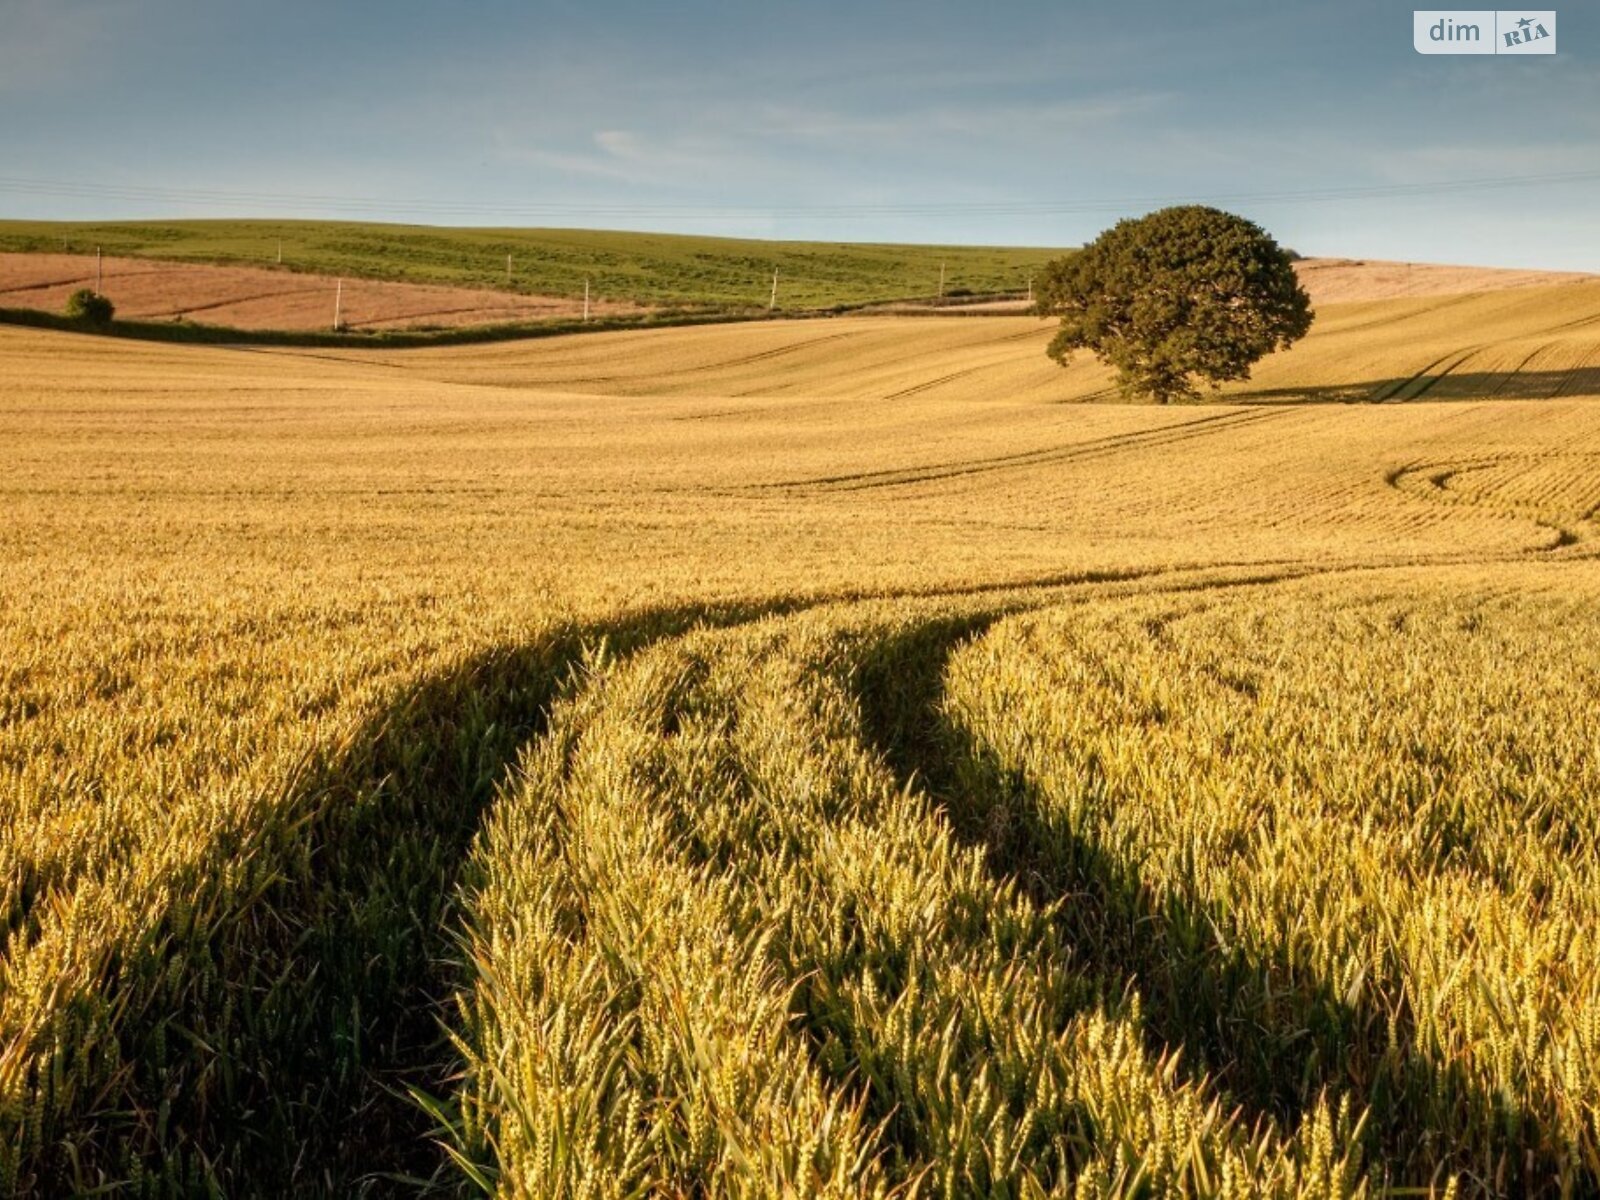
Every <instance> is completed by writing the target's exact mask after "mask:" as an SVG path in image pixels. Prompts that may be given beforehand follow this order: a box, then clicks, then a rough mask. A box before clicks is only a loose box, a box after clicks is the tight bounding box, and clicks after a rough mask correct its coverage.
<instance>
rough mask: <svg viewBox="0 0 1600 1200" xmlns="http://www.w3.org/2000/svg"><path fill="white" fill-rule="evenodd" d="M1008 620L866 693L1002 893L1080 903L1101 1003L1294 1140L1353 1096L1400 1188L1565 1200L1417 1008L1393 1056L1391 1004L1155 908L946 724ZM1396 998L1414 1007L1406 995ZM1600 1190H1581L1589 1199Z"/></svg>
mask: <svg viewBox="0 0 1600 1200" xmlns="http://www.w3.org/2000/svg"><path fill="white" fill-rule="evenodd" d="M1004 615H1005V614H1004V613H994V614H990V615H988V616H983V617H970V618H965V619H955V620H948V621H935V622H932V623H930V624H927V625H924V626H921V627H918V628H915V629H913V630H911V631H910V632H906V633H901V634H897V635H895V636H891V637H887V638H884V639H882V640H880V641H878V642H876V643H874V644H873V645H871V646H870V648H867V649H866V650H864V651H863V653H862V656H861V657H860V659H859V660H858V661H857V662H856V664H855V673H854V681H853V689H854V692H855V696H856V700H857V703H858V705H859V709H860V712H861V716H862V725H863V732H864V734H865V736H866V738H867V741H868V744H869V746H870V748H871V749H873V750H874V751H876V752H877V753H879V754H881V755H882V757H883V758H884V759H885V761H886V762H887V763H888V764H889V766H890V767H891V768H892V769H893V770H894V771H895V773H896V774H897V776H898V777H899V779H900V781H901V783H902V785H903V786H910V785H912V784H913V782H914V783H915V784H916V785H917V786H919V787H920V788H921V789H922V790H923V791H924V792H925V793H926V794H927V795H928V796H929V798H930V799H931V800H932V801H933V802H934V803H936V804H938V805H940V806H941V807H942V808H943V809H944V810H945V812H946V813H947V815H948V819H949V822H950V826H951V829H952V831H953V833H954V834H955V835H956V836H957V837H958V838H959V839H960V840H961V841H963V842H965V843H966V844H968V845H972V846H977V847H979V848H981V849H983V850H984V852H985V855H986V858H987V860H988V863H989V867H990V870H991V872H992V873H993V874H994V875H995V876H996V878H998V879H1000V880H1002V881H1010V882H1015V883H1016V884H1017V886H1019V887H1020V888H1021V889H1022V890H1023V891H1024V892H1026V893H1027V894H1030V895H1032V896H1033V897H1034V898H1035V899H1036V900H1037V901H1039V902H1041V903H1051V902H1056V901H1060V900H1063V899H1065V900H1066V903H1064V904H1062V905H1060V907H1059V908H1058V910H1057V911H1058V916H1057V918H1056V919H1057V921H1058V922H1059V923H1060V926H1061V927H1062V932H1063V934H1064V938H1065V940H1066V941H1067V942H1068V944H1070V945H1072V946H1073V947H1074V948H1075V950H1076V953H1077V955H1078V962H1079V964H1080V965H1081V967H1082V969H1083V970H1084V971H1085V972H1086V973H1087V974H1088V975H1089V976H1090V977H1092V978H1097V979H1099V980H1101V981H1102V982H1101V991H1102V994H1104V995H1106V996H1109V997H1113V998H1115V997H1118V996H1121V995H1123V994H1125V992H1126V990H1127V989H1128V988H1129V987H1130V986H1131V987H1133V988H1135V989H1136V990H1137V991H1138V992H1139V994H1140V997H1141V999H1142V1001H1143V1005H1144V1016H1145V1023H1146V1027H1147V1030H1148V1032H1149V1035H1150V1038H1151V1045H1150V1049H1151V1050H1152V1051H1153V1052H1156V1053H1159V1052H1160V1051H1161V1050H1162V1049H1164V1048H1166V1047H1180V1046H1181V1047H1182V1048H1183V1052H1184V1057H1183V1059H1182V1062H1183V1064H1184V1066H1183V1068H1182V1069H1183V1070H1184V1072H1185V1073H1186V1075H1187V1076H1188V1078H1190V1079H1191V1080H1196V1079H1200V1078H1205V1079H1208V1080H1209V1081H1210V1082H1211V1085H1212V1086H1213V1087H1215V1088H1216V1089H1217V1090H1219V1091H1223V1092H1226V1094H1227V1095H1228V1096H1230V1097H1231V1099H1232V1101H1233V1102H1236V1103H1237V1104H1238V1105H1239V1106H1240V1108H1241V1111H1242V1114H1243V1116H1244V1117H1245V1120H1246V1124H1247V1125H1249V1124H1251V1123H1253V1122H1258V1121H1260V1120H1261V1119H1263V1118H1270V1119H1272V1120H1275V1121H1278V1122H1281V1123H1282V1124H1283V1125H1284V1126H1285V1127H1286V1128H1290V1129H1292V1128H1294V1127H1295V1126H1296V1125H1297V1124H1298V1122H1299V1120H1300V1118H1301V1116H1302V1115H1303V1114H1304V1113H1305V1112H1306V1110H1307V1109H1308V1108H1309V1106H1311V1105H1312V1104H1314V1103H1315V1102H1316V1101H1317V1100H1318V1098H1319V1097H1320V1096H1322V1095H1323V1094H1324V1093H1326V1094H1327V1095H1329V1096H1330V1097H1333V1098H1337V1097H1338V1096H1339V1095H1341V1094H1343V1093H1345V1092H1349V1093H1352V1094H1353V1097H1354V1099H1355V1100H1356V1102H1357V1104H1358V1105H1366V1106H1368V1107H1369V1108H1370V1110H1371V1114H1370V1118H1369V1122H1368V1126H1367V1136H1368V1140H1369V1149H1370V1150H1371V1151H1372V1152H1373V1153H1372V1155H1371V1156H1370V1157H1369V1160H1368V1161H1369V1163H1371V1164H1373V1165H1374V1169H1375V1171H1376V1172H1377V1174H1378V1175H1379V1176H1380V1178H1381V1177H1382V1173H1383V1172H1384V1171H1385V1170H1386V1169H1387V1170H1389V1171H1391V1172H1392V1182H1394V1183H1410V1184H1416V1183H1424V1184H1426V1183H1428V1182H1429V1181H1430V1180H1433V1181H1437V1178H1438V1176H1437V1172H1438V1171H1439V1169H1441V1168H1448V1169H1450V1170H1455V1171H1461V1172H1463V1173H1464V1175H1463V1179H1462V1184H1463V1189H1464V1191H1465V1192H1466V1193H1468V1194H1473V1193H1482V1194H1495V1195H1558V1194H1566V1193H1565V1192H1564V1191H1563V1187H1562V1184H1561V1182H1560V1176H1561V1171H1562V1167H1561V1164H1560V1163H1559V1162H1558V1161H1557V1160H1556V1159H1555V1158H1553V1157H1552V1151H1551V1147H1552V1146H1553V1144H1554V1138H1553V1137H1551V1136H1550V1135H1549V1134H1548V1133H1546V1132H1544V1131H1542V1130H1541V1129H1540V1127H1539V1125H1538V1123H1537V1119H1536V1117H1535V1116H1534V1115H1533V1114H1531V1113H1529V1112H1527V1111H1524V1110H1523V1109H1522V1108H1520V1107H1516V1106H1512V1105H1508V1104H1507V1103H1506V1102H1505V1101H1504V1100H1503V1099H1502V1098H1499V1097H1492V1096H1489V1095H1487V1094H1485V1093H1484V1092H1483V1091H1481V1090H1479V1089H1478V1088H1476V1086H1475V1085H1474V1084H1473V1083H1472V1082H1471V1081H1469V1080H1468V1079H1467V1078H1466V1077H1465V1076H1464V1074H1463V1073H1462V1072H1461V1071H1460V1070H1459V1069H1458V1068H1457V1067H1455V1066H1454V1065H1453V1064H1449V1063H1444V1062H1440V1061H1437V1060H1436V1059H1434V1058H1432V1057H1430V1056H1429V1054H1428V1052H1427V1051H1426V1050H1425V1049H1423V1048H1422V1047H1420V1046H1418V1045H1417V1043H1416V1040H1415V1037H1414V1033H1413V1026H1412V1021H1411V1016H1410V1013H1409V1010H1407V1009H1405V1008H1404V1007H1403V1002H1402V1008H1401V1010H1400V1011H1399V1012H1398V1013H1396V1014H1394V1015H1393V1022H1394V1032H1395V1038H1396V1043H1397V1044H1398V1046H1399V1050H1398V1051H1396V1050H1395V1049H1393V1048H1391V1045H1390V1041H1389V1030H1390V1021H1391V1013H1390V1012H1389V1010H1388V1009H1387V1008H1385V1007H1383V1006H1382V1004H1381V1003H1380V1001H1379V991H1380V987H1374V986H1368V987H1365V988H1363V989H1362V990H1361V993H1360V998H1359V999H1357V1000H1356V1001H1355V1002H1354V1003H1350V1002H1346V1000H1345V999H1343V998H1341V997H1340V996H1338V995H1337V994H1335V992H1334V991H1333V989H1332V988H1331V987H1330V986H1329V985H1328V984H1327V983H1326V982H1325V981H1323V980H1322V979H1320V978H1319V977H1317V976H1316V975H1314V974H1313V973H1312V972H1311V971H1310V970H1309V969H1308V968H1307V967H1306V966H1305V965H1304V964H1303V963H1302V964H1300V965H1299V966H1296V965H1295V964H1294V963H1292V962H1291V961H1290V958H1289V955H1288V952H1287V950H1286V949H1285V948H1283V947H1280V946H1274V947H1270V948H1266V949H1265V950H1263V949H1262V948H1259V947H1249V946H1244V945H1236V944H1232V943H1230V942H1228V941H1226V940H1225V939H1224V937H1223V935H1222V933H1221V932H1220V931H1221V930H1222V929H1225V928H1227V922H1226V914H1225V913H1223V912H1220V911H1217V910H1215V908H1214V907H1213V906H1212V905H1210V904H1209V903H1208V902H1206V901H1204V900H1203V899H1201V898H1200V897H1186V896H1181V895H1170V896H1163V895H1159V894H1157V893H1156V892H1155V891H1154V890H1153V889H1152V888H1150V887H1149V886H1148V885H1147V884H1146V883H1145V882H1144V881H1143V880H1142V879H1141V878H1140V876H1139V872H1138V870H1137V867H1136V865H1135V864H1131V863H1128V862H1127V861H1125V860H1119V859H1118V858H1117V857H1116V856H1115V855H1114V854H1113V853H1112V852H1111V850H1110V848H1109V847H1107V846H1105V845H1103V844H1101V843H1100V842H1099V841H1097V840H1096V839H1095V838H1094V836H1093V832H1092V831H1084V830H1075V829H1072V828H1069V827H1068V825H1067V823H1066V819H1065V816H1064V814H1062V813H1060V812H1059V811H1057V810H1055V808H1054V806H1052V805H1050V804H1049V803H1048V802H1047V801H1046V800H1045V798H1044V797H1042V796H1040V795H1039V793H1038V790H1037V789H1036V788H1035V787H1034V786H1033V785H1032V784H1031V783H1030V782H1029V781H1028V780H1026V779H1023V778H1020V777H1018V776H1017V775H1016V774H1015V773H1013V772H1010V771H1007V770H1005V769H1004V768H1002V767H1001V766H1000V764H999V763H998V762H997V761H996V760H995V758H994V756H993V754H992V753H991V752H990V751H989V750H988V748H987V747H986V746H984V745H982V744H980V743H979V742H978V741H977V740H975V739H974V738H973V737H972V736H971V735H970V734H969V733H968V732H967V731H966V730H964V729H961V728H959V727H957V726H956V725H955V724H954V723H953V722H951V721H950V720H949V719H948V718H947V717H946V715H945V714H944V713H943V711H942V703H943V697H944V690H945V685H944V674H945V668H946V664H947V662H948V660H949V658H950V656H951V654H952V653H954V652H955V651H956V650H957V649H958V648H959V647H960V646H961V645H962V644H963V643H965V642H967V641H969V640H972V639H975V638H978V637H981V636H982V635H983V633H984V632H986V631H987V629H988V628H989V626H990V625H991V624H993V622H994V621H995V620H997V619H999V618H1000V617H1002V616H1004ZM1082 786H1083V787H1084V788H1086V789H1088V788H1092V787H1094V786H1096V784H1095V781H1094V780H1092V779H1087V778H1086V779H1084V780H1083V781H1082ZM1380 983H1381V981H1380ZM1382 990H1384V991H1389V992H1392V994H1395V995H1399V994H1401V989H1400V987H1399V986H1398V985H1397V984H1391V985H1390V986H1389V987H1386V988H1382ZM1447 1147H1448V1148H1451V1149H1453V1150H1454V1151H1455V1154H1454V1157H1452V1156H1451V1155H1450V1154H1448V1153H1447V1152H1446V1148H1447ZM1573 1169H1574V1168H1573V1167H1572V1166H1571V1165H1568V1167H1567V1171H1568V1172H1569V1175H1570V1173H1571V1172H1572V1170H1573ZM1596 1183H1597V1180H1596V1179H1595V1178H1594V1177H1593V1176H1592V1175H1582V1176H1580V1178H1579V1180H1578V1184H1579V1189H1578V1190H1579V1191H1583V1192H1585V1194H1587V1193H1588V1191H1591V1190H1593V1189H1594V1187H1595V1185H1596Z"/></svg>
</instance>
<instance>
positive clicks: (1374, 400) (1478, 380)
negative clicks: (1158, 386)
mask: <svg viewBox="0 0 1600 1200" xmlns="http://www.w3.org/2000/svg"><path fill="white" fill-rule="evenodd" d="M1582 396H1600V366H1584V367H1574V368H1573V369H1571V370H1568V371H1501V372H1493V371H1475V372H1462V373H1457V372H1454V371H1451V370H1449V368H1448V360H1446V362H1443V363H1435V364H1433V365H1432V366H1429V367H1427V368H1424V369H1423V370H1422V371H1420V372H1418V373H1417V374H1415V375H1409V376H1405V377H1394V378H1389V379H1363V380H1358V381H1353V382H1350V383H1339V384H1328V385H1325V386H1320V387H1280V388H1258V389H1251V390H1249V391H1242V392H1238V393H1232V394H1229V395H1228V396H1226V397H1224V398H1223V400H1224V402H1225V403H1234V404H1257V403H1261V404H1279V403H1285V402H1289V401H1300V402H1302V403H1311V404H1383V403H1389V402H1399V401H1403V400H1430V401H1434V400H1456V401H1465V400H1554V399H1558V398H1561V397H1570V398H1573V399H1576V398H1578V397H1582Z"/></svg>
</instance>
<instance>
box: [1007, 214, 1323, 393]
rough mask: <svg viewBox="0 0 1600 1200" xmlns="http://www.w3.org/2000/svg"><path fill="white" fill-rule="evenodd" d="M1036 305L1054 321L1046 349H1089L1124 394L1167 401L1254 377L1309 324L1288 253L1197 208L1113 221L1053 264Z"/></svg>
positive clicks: (1238, 222) (1233, 219)
mask: <svg viewBox="0 0 1600 1200" xmlns="http://www.w3.org/2000/svg"><path fill="white" fill-rule="evenodd" d="M1037 303H1038V310H1039V311H1040V312H1041V313H1044V314H1047V315H1053V316H1059V317H1060V318H1061V330H1060V332H1059V333H1057V334H1056V336H1055V338H1054V339H1053V340H1052V341H1051V343H1050V348H1049V354H1050V357H1052V358H1054V359H1055V360H1056V361H1058V362H1060V363H1061V364H1062V365H1063V366H1065V365H1066V363H1067V362H1068V361H1069V359H1070V358H1071V356H1072V354H1073V352H1074V351H1077V350H1090V351H1093V352H1094V353H1095V354H1096V355H1098V356H1099V357H1100V359H1101V360H1102V361H1104V362H1106V363H1107V364H1109V365H1110V366H1113V367H1115V368H1116V369H1117V378H1118V383H1119V384H1120V386H1121V387H1122V389H1123V391H1124V392H1125V393H1127V394H1129V395H1135V396H1147V397H1150V398H1153V399H1155V400H1156V401H1158V402H1160V403H1163V404H1166V403H1170V402H1172V401H1175V400H1189V399H1194V398H1196V397H1198V395H1199V388H1198V387H1197V385H1196V384H1197V380H1198V381H1204V382H1205V383H1207V384H1209V385H1210V386H1212V387H1218V386H1220V385H1221V384H1222V383H1224V382H1225V381H1228V380H1236V379H1248V378H1250V368H1251V366H1252V365H1253V364H1254V363H1255V362H1257V361H1258V360H1259V359H1260V358H1262V356H1264V355H1266V354H1269V353H1270V352H1272V351H1273V350H1279V349H1283V348H1284V347H1286V346H1288V345H1290V344H1291V343H1293V342H1295V341H1296V340H1298V339H1299V338H1301V337H1304V336H1305V334H1306V332H1307V331H1308V330H1309V329H1310V328H1311V319H1312V315H1313V314H1312V311H1311V299H1310V297H1309V296H1307V295H1306V293H1305V289H1304V288H1302V287H1301V286H1300V281H1299V279H1298V278H1297V277H1296V275H1295V272H1294V266H1293V262H1292V259H1291V255H1290V253H1289V252H1288V251H1286V250H1284V249H1283V248H1282V247H1280V246H1279V245H1278V243H1277V242H1275V241H1274V240H1273V239H1272V238H1271V237H1270V236H1268V234H1267V233H1266V231H1265V230H1263V229H1262V228H1261V227H1260V226H1259V225H1256V224H1254V223H1253V222H1251V221H1247V220H1245V219H1244V218H1243V217H1237V216H1234V215H1233V214H1232V213H1226V212H1222V211H1221V210H1220V209H1215V208H1208V207H1206V206H1204V205H1198V204H1190V205H1182V206H1179V207H1176V208H1164V209H1162V210H1160V211H1159V212H1154V213H1151V214H1150V215H1149V216H1145V217H1138V218H1130V219H1128V220H1124V221H1119V222H1117V224H1116V225H1114V226H1112V228H1110V229H1108V230H1106V231H1105V232H1104V233H1102V234H1101V235H1100V236H1099V237H1098V238H1096V239H1095V240H1094V241H1093V242H1091V243H1089V245H1087V246H1085V247H1084V248H1083V249H1082V250H1080V251H1078V252H1077V253H1076V254H1073V255H1071V256H1069V257H1067V258H1063V259H1058V260H1057V261H1055V262H1053V263H1051V264H1050V265H1049V266H1048V267H1047V268H1046V269H1045V272H1044V276H1043V278H1042V280H1041V281H1040V287H1039V291H1038V301H1037Z"/></svg>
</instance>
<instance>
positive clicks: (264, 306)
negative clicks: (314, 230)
mask: <svg viewBox="0 0 1600 1200" xmlns="http://www.w3.org/2000/svg"><path fill="white" fill-rule="evenodd" d="M97 271H98V276H97ZM97 277H98V278H99V280H100V286H101V288H102V290H104V292H105V293H106V295H107V296H109V297H110V298H111V299H112V301H113V303H115V304H116V306H117V315H118V316H119V317H121V318H123V319H124V320H129V319H132V320H142V321H171V320H178V319H182V320H185V321H196V322H199V323H201V324H206V325H223V326H227V327H229V328H232V329H283V330H318V329H331V328H332V327H333V320H334V314H335V310H336V308H337V312H338V315H339V320H340V324H341V325H343V326H344V327H345V328H347V329H352V330H380V329H450V328H460V327H463V326H473V325H492V324H499V323H504V322H529V321H543V320H554V319H560V318H573V317H581V316H582V314H583V301H582V299H581V298H578V299H573V298H572V297H568V296H536V295H530V294H526V293H522V292H510V291H495V290H492V289H489V288H471V287H455V286H446V285H442V284H427V283H395V282H388V281H382V280H374V279H361V278H354V279H344V280H340V279H336V278H334V277H332V276H328V275H312V274H307V273H302V272H295V271H283V270H274V269H272V268H268V267H219V266H213V265H211V264H209V263H178V262H170V261H163V260H156V259H146V258H118V257H109V258H105V259H104V260H103V261H101V262H100V263H99V264H98V266H97V264H96V262H95V259H94V257H93V256H92V255H80V254H3V253H0V308H36V309H42V310H44V311H46V312H56V313H58V312H60V311H61V310H62V308H63V307H64V306H65V304H66V300H67V297H68V296H69V295H71V294H72V292H73V291H75V290H76V289H78V288H81V287H93V286H94V284H95V281H96V278H97ZM589 311H590V315H591V316H593V317H595V318H604V317H614V316H622V315H632V314H640V313H645V312H648V311H650V310H649V309H647V308H644V307H642V306H639V305H635V304H630V303H628V302H626V301H618V300H602V299H598V298H596V299H594V300H593V301H592V302H591V304H590V306H589Z"/></svg>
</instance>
